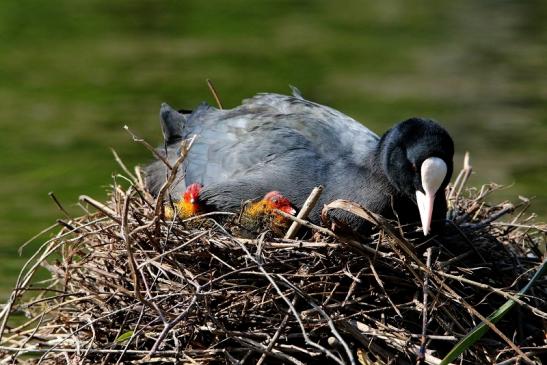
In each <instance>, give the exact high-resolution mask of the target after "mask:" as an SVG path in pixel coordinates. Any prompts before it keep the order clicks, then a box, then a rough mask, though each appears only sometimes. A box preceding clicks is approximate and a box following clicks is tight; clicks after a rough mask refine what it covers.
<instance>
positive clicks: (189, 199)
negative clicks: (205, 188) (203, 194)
mask: <svg viewBox="0 0 547 365" xmlns="http://www.w3.org/2000/svg"><path fill="white" fill-rule="evenodd" d="M201 188H202V186H201V185H200V184H197V183H195V184H191V185H189V186H188V187H187V188H186V191H185V192H184V194H182V199H181V200H179V201H177V202H175V203H174V209H173V208H171V207H170V206H167V207H165V218H167V219H173V218H174V217H175V215H176V216H178V217H179V218H180V219H187V218H190V217H193V216H195V215H198V214H200V213H202V212H203V207H201V206H200V201H199V193H200V191H201Z"/></svg>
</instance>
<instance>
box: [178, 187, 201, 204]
mask: <svg viewBox="0 0 547 365" xmlns="http://www.w3.org/2000/svg"><path fill="white" fill-rule="evenodd" d="M201 188H202V186H201V185H200V184H197V183H194V184H191V185H189V186H188V187H187V188H186V191H185V192H184V195H183V197H182V199H183V200H184V201H185V202H186V203H188V204H198V202H199V193H200V192H201Z"/></svg>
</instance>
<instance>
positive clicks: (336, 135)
mask: <svg viewBox="0 0 547 365" xmlns="http://www.w3.org/2000/svg"><path fill="white" fill-rule="evenodd" d="M160 117H161V118H160V119H161V124H162V129H163V133H164V139H165V148H163V149H160V151H163V152H162V153H165V154H166V155H167V158H168V159H169V160H170V161H174V160H176V159H177V157H178V155H179V148H180V143H178V142H179V141H180V140H182V139H185V138H189V137H191V136H192V135H194V134H196V135H197V139H196V141H195V143H194V145H193V147H192V149H191V150H190V152H189V154H188V156H187V158H186V160H185V162H184V164H183V168H182V169H180V171H179V172H178V174H179V176H177V182H176V184H175V186H174V187H173V191H172V193H173V194H175V195H179V196H180V194H181V193H182V192H184V190H185V187H186V186H187V185H190V184H193V183H199V184H201V185H202V186H203V188H202V190H201V192H200V199H201V202H202V203H204V204H205V205H206V206H207V207H208V208H209V209H214V210H225V211H237V210H238V209H240V207H241V204H242V202H244V201H246V200H248V199H254V198H259V197H262V196H264V194H266V193H267V192H269V191H279V192H281V193H282V194H283V195H285V196H286V197H287V198H288V199H289V200H290V201H291V202H292V203H293V204H294V205H295V206H296V207H300V206H301V205H302V204H303V202H304V200H305V199H306V197H307V196H308V194H309V193H310V191H311V190H312V188H313V187H315V186H318V185H323V187H324V190H323V194H322V195H321V198H320V201H319V202H318V204H317V205H316V207H315V209H314V210H313V211H312V212H311V214H310V219H311V220H312V221H313V222H315V223H318V222H319V220H320V210H321V208H322V206H323V204H326V203H328V202H330V201H332V200H335V199H348V200H352V201H354V202H357V203H359V204H361V205H363V206H364V207H366V208H368V209H370V210H371V211H373V212H376V213H379V214H382V215H383V216H385V217H388V218H397V219H399V221H400V222H401V223H403V224H407V223H414V222H419V221H420V220H421V225H422V228H423V233H424V234H425V235H427V234H428V233H429V232H430V230H431V227H432V221H433V228H435V227H436V225H437V224H439V222H443V221H444V219H445V215H446V209H447V208H446V200H445V197H444V188H445V187H446V185H447V184H448V181H449V180H450V177H451V175H452V166H453V162H452V158H453V154H454V145H453V142H452V138H450V136H449V134H448V133H447V132H446V130H444V129H443V128H442V127H441V126H439V125H438V124H436V123H435V122H433V121H432V120H429V119H423V118H411V119H408V120H405V121H403V122H401V123H399V124H397V125H395V126H394V127H393V128H392V129H390V130H388V131H387V132H386V133H385V134H384V135H383V136H382V137H381V138H380V137H378V136H377V135H376V134H374V133H373V132H371V131H370V130H368V129H367V128H366V127H364V126H363V125H361V124H360V123H358V122H357V121H355V120H354V119H352V118H350V117H348V116H346V115H344V114H342V113H341V112H339V111H337V110H334V109H332V108H329V107H327V106H323V105H320V104H317V103H314V102H311V101H308V100H305V99H304V98H303V97H302V96H301V95H300V93H298V92H295V93H294V95H293V96H285V95H278V94H270V93H263V94H258V95H256V96H255V97H253V98H251V99H247V100H244V101H243V103H242V105H240V106H238V107H236V108H234V109H230V110H219V109H217V108H214V107H212V106H210V105H207V104H205V103H203V104H201V105H199V106H198V107H197V108H196V109H195V110H194V111H193V112H189V111H181V112H178V111H176V110H174V109H173V108H171V107H170V106H169V105H167V104H163V105H162V106H161V110H160ZM166 176H167V171H166V167H165V165H164V164H163V163H162V162H160V161H157V162H155V163H153V164H151V165H150V166H149V167H148V168H147V183H148V187H149V189H150V191H151V192H152V193H153V194H157V193H158V191H159V189H160V187H161V185H162V184H163V182H164V181H165V178H166ZM175 195H174V196H175ZM332 216H333V218H336V220H338V221H340V222H342V223H345V224H347V225H348V226H349V227H350V228H352V229H353V230H355V231H360V232H366V231H368V229H369V228H370V226H369V224H368V223H367V222H366V221H364V220H363V219H360V218H358V217H356V216H354V215H352V214H350V213H347V212H344V211H338V210H337V211H334V212H332Z"/></svg>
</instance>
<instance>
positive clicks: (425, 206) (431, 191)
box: [416, 157, 447, 236]
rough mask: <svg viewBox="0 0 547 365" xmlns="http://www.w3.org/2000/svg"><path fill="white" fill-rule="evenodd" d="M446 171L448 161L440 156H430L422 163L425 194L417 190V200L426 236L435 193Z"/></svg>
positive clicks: (429, 226) (429, 225)
mask: <svg viewBox="0 0 547 365" xmlns="http://www.w3.org/2000/svg"><path fill="white" fill-rule="evenodd" d="M446 171H447V167H446V163H445V162H444V161H443V160H441V159H440V158H438V157H430V158H428V159H427V160H425V161H424V162H423V163H422V168H421V171H420V172H421V174H422V188H423V189H424V192H425V194H424V193H422V192H421V191H420V190H416V201H417V203H418V209H419V210H420V219H421V221H422V229H423V231H424V236H427V235H428V234H429V230H430V228H431V216H432V214H433V203H434V202H435V194H436V193H437V190H439V188H440V186H441V184H442V183H443V180H444V178H445V177H446Z"/></svg>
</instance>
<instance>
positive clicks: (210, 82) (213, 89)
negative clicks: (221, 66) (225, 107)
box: [205, 79, 222, 110]
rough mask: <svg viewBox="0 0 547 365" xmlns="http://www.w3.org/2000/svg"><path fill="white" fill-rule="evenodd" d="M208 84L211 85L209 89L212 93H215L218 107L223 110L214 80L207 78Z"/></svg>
mask: <svg viewBox="0 0 547 365" xmlns="http://www.w3.org/2000/svg"><path fill="white" fill-rule="evenodd" d="M205 81H207V86H208V87H209V91H210V92H211V94H213V97H214V98H215V101H216V102H217V105H218V108H219V109H220V110H222V104H221V103H220V98H219V97H218V94H217V91H216V89H215V87H214V86H213V82H212V81H211V80H210V79H206V80H205Z"/></svg>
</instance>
